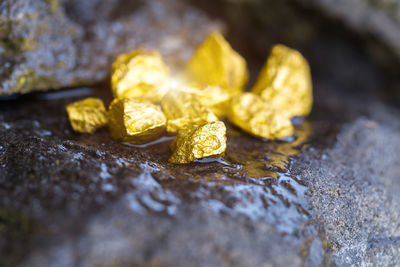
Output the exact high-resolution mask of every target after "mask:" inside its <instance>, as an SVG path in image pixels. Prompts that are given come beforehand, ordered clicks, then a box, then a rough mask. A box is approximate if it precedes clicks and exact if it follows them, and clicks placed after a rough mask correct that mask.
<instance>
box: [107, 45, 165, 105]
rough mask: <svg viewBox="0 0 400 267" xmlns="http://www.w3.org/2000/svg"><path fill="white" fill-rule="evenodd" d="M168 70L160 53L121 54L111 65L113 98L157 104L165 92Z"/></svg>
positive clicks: (139, 50) (138, 51)
mask: <svg viewBox="0 0 400 267" xmlns="http://www.w3.org/2000/svg"><path fill="white" fill-rule="evenodd" d="M168 79H169V69H168V67H167V66H166V65H165V64H164V62H163V60H162V58H161V55H160V53H158V52H157V51H146V50H143V49H137V50H133V51H131V52H129V53H126V54H121V55H119V56H118V57H117V59H116V60H115V61H114V63H113V64H112V70H111V87H112V92H113V94H114V97H115V98H142V99H147V100H149V101H151V102H158V101H160V100H161V98H162V97H163V95H164V94H165V93H166V91H167V87H166V85H165V84H166V82H167V81H168Z"/></svg>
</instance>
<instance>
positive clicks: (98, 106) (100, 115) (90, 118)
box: [66, 97, 107, 133]
mask: <svg viewBox="0 0 400 267" xmlns="http://www.w3.org/2000/svg"><path fill="white" fill-rule="evenodd" d="M66 110H67V113H68V118H69V122H70V123H71V127H72V129H73V130H74V131H76V132H80V133H92V132H94V131H95V130H96V129H98V128H101V127H103V126H105V125H107V116H106V109H105V108H104V104H103V101H102V100H101V99H98V98H93V97H89V98H86V99H84V100H81V101H77V102H74V103H71V104H69V105H67V107H66Z"/></svg>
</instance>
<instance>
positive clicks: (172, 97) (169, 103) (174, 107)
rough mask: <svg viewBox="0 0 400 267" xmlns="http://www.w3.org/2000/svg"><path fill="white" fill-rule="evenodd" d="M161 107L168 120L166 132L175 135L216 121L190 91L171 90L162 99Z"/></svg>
mask: <svg viewBox="0 0 400 267" xmlns="http://www.w3.org/2000/svg"><path fill="white" fill-rule="evenodd" d="M161 106H162V109H163V111H164V113H165V116H166V117H167V119H168V122H167V132H169V133H172V134H174V133H177V132H178V130H180V129H189V128H191V127H195V126H199V125H202V124H204V123H207V122H212V121H216V120H218V118H217V117H216V116H215V114H214V113H213V112H212V111H211V110H210V109H209V108H208V107H206V106H205V105H203V104H202V103H201V101H200V100H199V97H198V95H197V94H196V93H195V92H193V91H190V89H187V90H184V89H172V90H170V91H169V92H168V93H167V94H166V95H165V96H164V97H163V98H162V99H161Z"/></svg>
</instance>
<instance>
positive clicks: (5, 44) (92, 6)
mask: <svg viewBox="0 0 400 267" xmlns="http://www.w3.org/2000/svg"><path fill="white" fill-rule="evenodd" d="M193 29H196V31H195V32H194V31H193ZM216 29H220V25H219V24H218V23H216V22H213V21H211V20H210V19H208V18H207V17H206V16H205V15H204V14H203V13H202V12H200V11H198V10H196V9H193V8H191V7H190V6H188V5H187V4H185V3H183V2H182V1H179V0H177V1H175V0H168V1H158V0H155V1H121V0H111V1H100V0H90V1H61V2H60V1H59V0H50V1H47V0H39V1H37V0H5V1H2V2H1V3H0V61H1V62H2V64H1V66H0V95H9V94H13V93H26V92H30V91H33V90H46V89H57V88H63V87H71V86H77V85H83V84H94V83H96V82H99V81H102V80H104V79H105V78H106V76H107V75H108V74H109V70H110V65H111V63H112V61H113V60H114V58H115V56H116V55H118V54H120V53H123V52H127V51H130V50H132V49H134V48H137V47H143V48H148V49H158V50H160V51H161V52H162V53H163V55H164V56H165V57H166V60H167V62H168V63H169V64H171V65H174V64H178V63H182V61H186V60H188V57H189V56H190V55H191V52H192V51H193V49H194V47H195V45H197V44H198V43H200V42H201V41H202V40H203V39H204V38H205V36H207V34H208V33H209V32H211V31H212V30H216ZM172 55H173V57H172Z"/></svg>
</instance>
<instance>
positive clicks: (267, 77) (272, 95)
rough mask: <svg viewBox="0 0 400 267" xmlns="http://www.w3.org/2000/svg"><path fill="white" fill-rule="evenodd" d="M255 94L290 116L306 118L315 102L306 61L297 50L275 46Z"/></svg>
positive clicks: (256, 85) (257, 84) (263, 69)
mask: <svg viewBox="0 0 400 267" xmlns="http://www.w3.org/2000/svg"><path fill="white" fill-rule="evenodd" d="M252 92H253V93H255V94H258V95H260V96H261V97H262V98H263V99H264V100H265V101H267V102H268V103H269V105H272V107H273V108H275V109H277V110H282V111H285V112H287V113H288V114H289V116H290V117H294V116H307V115H308V114H309V113H310V111H311V108H312V103H313V95H312V81H311V74H310V67H309V65H308V63H307V60H306V59H305V58H304V57H303V56H302V55H301V54H300V53H299V52H298V51H296V50H293V49H290V48H288V47H286V46H284V45H275V46H274V47H273V48H272V50H271V54H270V56H269V58H268V60H267V62H266V64H265V65H264V67H263V68H262V70H261V72H260V74H259V77H258V80H257V82H256V84H255V85H254V87H253V89H252Z"/></svg>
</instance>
